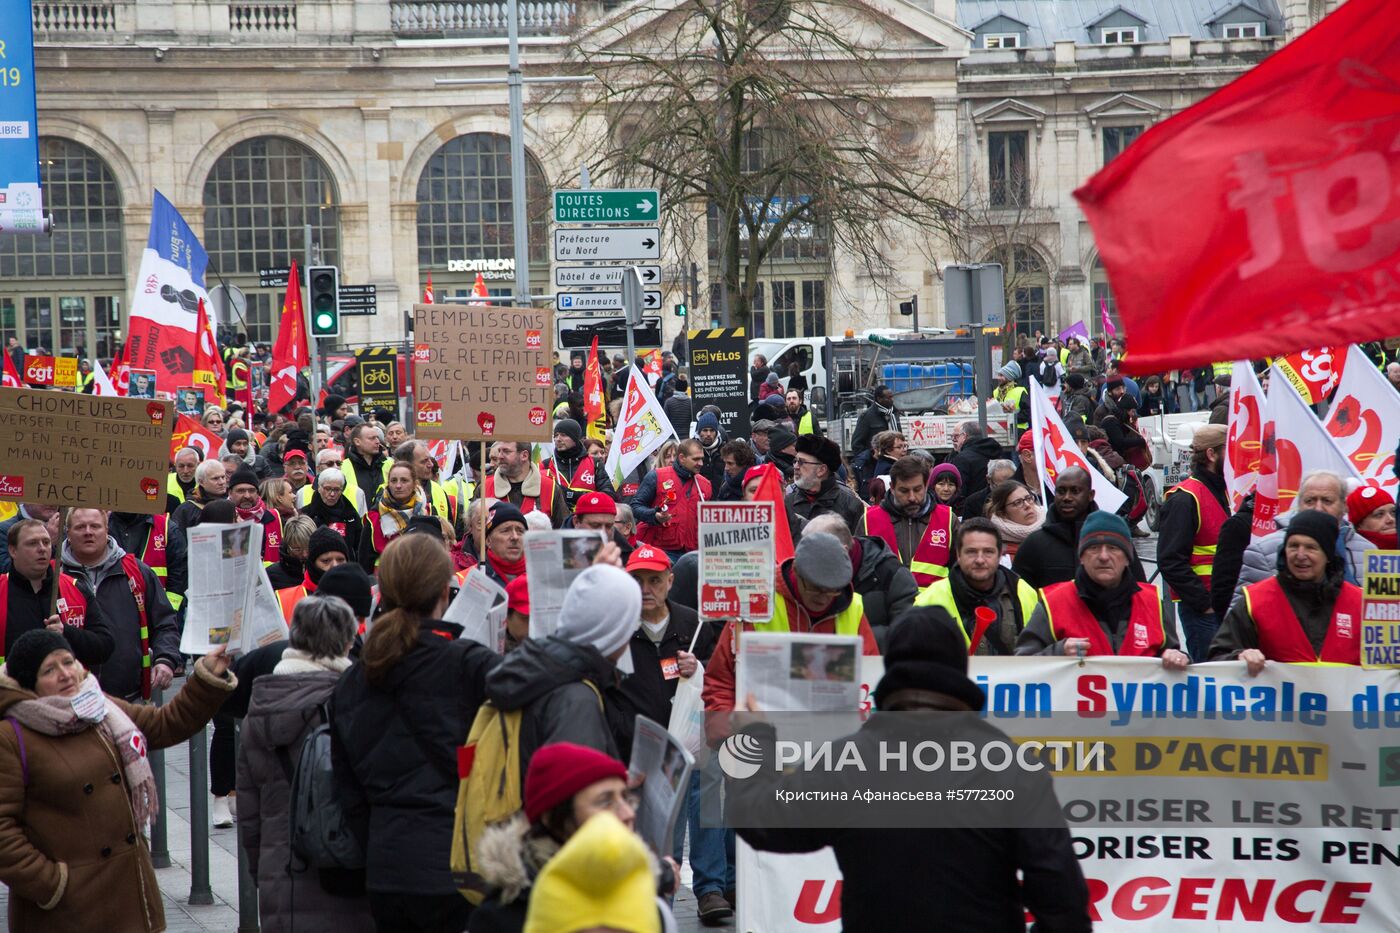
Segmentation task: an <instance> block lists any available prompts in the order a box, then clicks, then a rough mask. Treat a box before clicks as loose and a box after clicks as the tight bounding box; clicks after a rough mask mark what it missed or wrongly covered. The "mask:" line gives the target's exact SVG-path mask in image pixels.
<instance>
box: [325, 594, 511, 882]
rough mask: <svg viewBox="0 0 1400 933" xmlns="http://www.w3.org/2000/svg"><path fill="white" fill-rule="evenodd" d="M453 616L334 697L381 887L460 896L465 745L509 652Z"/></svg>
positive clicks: (342, 786) (372, 877)
mask: <svg viewBox="0 0 1400 933" xmlns="http://www.w3.org/2000/svg"><path fill="white" fill-rule="evenodd" d="M461 634H462V627H461V626H460V625H454V624H452V623H450V622H436V621H431V620H424V621H421V622H419V632H418V644H417V645H416V646H415V647H414V648H413V650H412V651H410V652H409V653H408V654H407V655H405V656H404V658H403V659H402V660H401V661H400V662H399V663H398V665H397V666H396V667H395V668H394V669H393V670H392V671H390V672H389V674H388V675H387V677H386V679H385V682H384V683H383V684H377V685H371V684H370V683H369V682H368V681H367V680H366V678H365V668H364V664H363V662H356V664H355V665H354V666H353V667H351V668H350V670H348V671H346V672H345V674H344V675H342V676H341V678H340V680H339V682H338V683H337V684H336V686H335V692H334V694H333V696H332V702H331V724H332V727H333V728H332V730H331V755H332V760H333V762H334V767H335V780H336V788H337V790H338V791H339V795H340V799H341V801H342V803H343V804H344V807H345V814H346V816H347V818H348V819H349V820H350V824H351V829H352V830H353V831H354V833H355V835H356V836H357V837H358V838H359V840H360V843H361V845H362V846H364V850H365V852H366V854H367V860H366V866H365V886H366V888H367V889H368V890H369V891H371V892H381V893H397V894H450V893H452V892H454V891H456V890H457V887H456V885H454V884H453V883H452V874H451V872H450V871H449V868H448V865H449V862H450V860H451V853H452V816H453V813H454V812H455V810H456V806H457V749H458V748H460V747H461V746H462V744H463V743H464V742H465V741H466V738H467V730H468V729H470V728H471V724H472V720H473V719H475V718H476V711H477V708H478V707H479V706H480V705H481V701H482V698H483V696H484V691H485V681H486V675H487V673H488V672H489V671H490V670H491V669H492V668H493V667H495V666H496V665H497V664H498V663H499V662H500V658H499V657H498V656H497V655H496V654H495V652H493V651H491V650H490V649H489V648H486V647H485V646H483V645H479V644H477V643H476V642H473V641H467V640H463V639H462V638H461V637H460V636H461Z"/></svg>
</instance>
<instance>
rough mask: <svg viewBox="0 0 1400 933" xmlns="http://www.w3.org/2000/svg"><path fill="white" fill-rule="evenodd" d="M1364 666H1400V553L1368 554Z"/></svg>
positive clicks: (1363, 618) (1364, 590)
mask: <svg viewBox="0 0 1400 933" xmlns="http://www.w3.org/2000/svg"><path fill="white" fill-rule="evenodd" d="M1361 605H1362V609H1361V666H1362V667H1368V668H1386V667H1400V551H1367V552H1366V573H1365V577H1364V583H1363V585H1362V604H1361Z"/></svg>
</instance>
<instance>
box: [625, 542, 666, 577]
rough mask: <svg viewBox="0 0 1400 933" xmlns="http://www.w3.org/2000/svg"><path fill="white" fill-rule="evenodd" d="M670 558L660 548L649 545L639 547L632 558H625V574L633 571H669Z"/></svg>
mask: <svg viewBox="0 0 1400 933" xmlns="http://www.w3.org/2000/svg"><path fill="white" fill-rule="evenodd" d="M670 569H671V558H670V557H668V556H667V555H666V552H665V551H663V550H661V549H660V548H656V547H652V546H651V545H650V544H643V545H640V546H639V547H638V548H637V549H636V550H635V551H633V552H632V556H631V557H629V558H627V572H628V573H631V572H632V571H634V570H670Z"/></svg>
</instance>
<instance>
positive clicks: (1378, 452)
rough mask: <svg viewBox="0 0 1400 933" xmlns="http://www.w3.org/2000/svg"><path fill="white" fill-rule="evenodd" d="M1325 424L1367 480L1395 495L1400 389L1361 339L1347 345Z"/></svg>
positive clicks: (1399, 435) (1328, 431) (1399, 422)
mask: <svg viewBox="0 0 1400 933" xmlns="http://www.w3.org/2000/svg"><path fill="white" fill-rule="evenodd" d="M1324 426H1325V427H1326V428H1327V433H1328V434H1330V435H1331V436H1332V440H1333V441H1335V442H1336V444H1337V448H1338V449H1339V450H1341V452H1342V453H1343V454H1344V455H1345V456H1346V458H1347V459H1348V460H1350V461H1351V465H1352V466H1353V467H1355V468H1356V472H1357V473H1359V474H1360V475H1361V478H1362V479H1363V480H1364V481H1365V482H1366V483H1368V484H1371V485H1375V486H1381V487H1383V488H1384V489H1385V490H1386V491H1387V492H1389V493H1390V494H1391V495H1392V496H1393V495H1395V492H1396V486H1397V485H1400V481H1397V479H1396V476H1395V447H1396V445H1397V444H1400V393H1397V392H1396V391H1395V389H1394V388H1393V387H1392V386H1391V384H1390V381H1389V380H1388V379H1386V378H1385V376H1384V375H1382V374H1381V371H1380V370H1379V369H1377V368H1376V367H1375V366H1374V365H1373V364H1372V363H1371V358H1370V357H1368V356H1367V355H1366V354H1365V353H1363V352H1362V350H1361V348H1360V347H1358V346H1356V344H1352V345H1351V347H1350V348H1349V349H1348V350H1347V357H1346V365H1345V366H1344V367H1343V368H1342V381H1341V384H1340V385H1338V386H1337V394H1336V395H1334V396H1332V408H1331V409H1330V410H1329V411H1328V412H1327V418H1326V421H1325V422H1324Z"/></svg>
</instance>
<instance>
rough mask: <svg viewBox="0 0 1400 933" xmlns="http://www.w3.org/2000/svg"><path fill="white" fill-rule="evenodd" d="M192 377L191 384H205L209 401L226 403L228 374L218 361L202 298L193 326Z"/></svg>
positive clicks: (217, 403)
mask: <svg viewBox="0 0 1400 933" xmlns="http://www.w3.org/2000/svg"><path fill="white" fill-rule="evenodd" d="M194 336H195V343H194V377H193V382H192V384H193V385H197V386H201V385H202V386H205V387H206V392H205V394H206V395H207V396H208V397H209V401H211V402H213V403H214V404H215V405H218V406H219V407H220V408H223V407H224V406H225V405H226V404H227V400H226V399H225V397H224V396H225V392H226V391H227V382H228V374H227V373H226V372H224V367H223V364H222V363H221V362H220V361H219V344H218V342H217V341H216V340H215V339H214V328H212V327H210V326H209V315H208V314H207V313H206V312H205V310H204V299H203V298H201V299H199V311H198V312H197V314H196V315H195V327H194Z"/></svg>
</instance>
